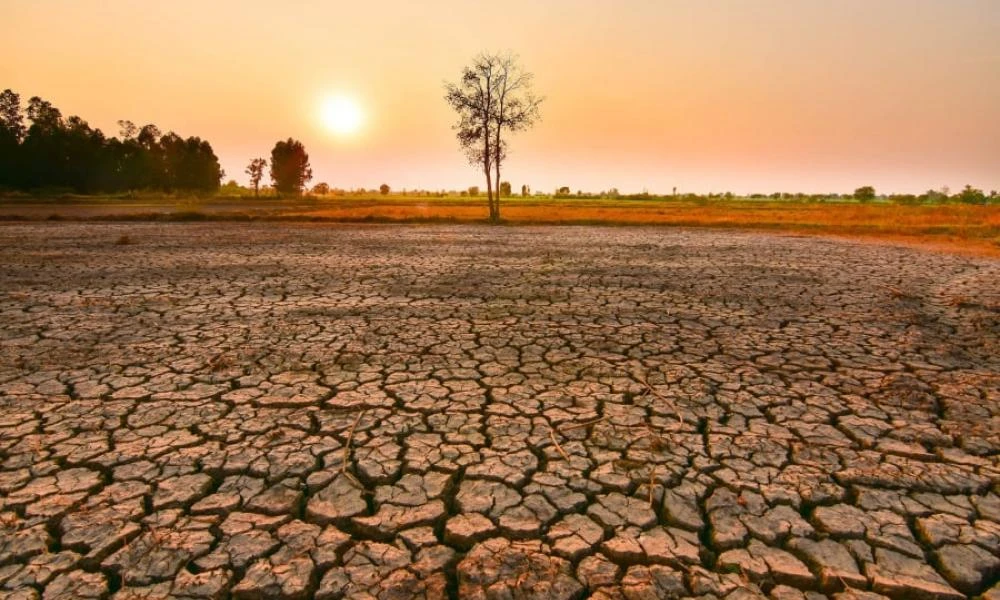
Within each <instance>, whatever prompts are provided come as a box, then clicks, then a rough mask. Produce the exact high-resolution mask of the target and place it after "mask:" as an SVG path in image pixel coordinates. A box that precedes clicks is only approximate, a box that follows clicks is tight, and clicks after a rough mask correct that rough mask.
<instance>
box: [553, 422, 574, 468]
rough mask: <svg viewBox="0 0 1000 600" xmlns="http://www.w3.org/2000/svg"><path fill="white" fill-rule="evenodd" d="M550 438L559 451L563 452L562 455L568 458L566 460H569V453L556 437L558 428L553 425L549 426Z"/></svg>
mask: <svg viewBox="0 0 1000 600" xmlns="http://www.w3.org/2000/svg"><path fill="white" fill-rule="evenodd" d="M549 439H550V440H552V444H553V445H554V446H555V447H556V450H558V451H559V454H562V457H563V458H565V459H566V462H569V454H566V451H565V450H563V447H562V446H560V445H559V440H557V439H556V430H555V429H552V428H551V427H550V428H549Z"/></svg>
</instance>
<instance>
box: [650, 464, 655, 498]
mask: <svg viewBox="0 0 1000 600" xmlns="http://www.w3.org/2000/svg"><path fill="white" fill-rule="evenodd" d="M654 481H656V465H653V466H652V467H651V468H650V469H649V508H653V482H654Z"/></svg>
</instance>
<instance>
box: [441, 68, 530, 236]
mask: <svg viewBox="0 0 1000 600" xmlns="http://www.w3.org/2000/svg"><path fill="white" fill-rule="evenodd" d="M531 80H532V75H531V74H530V73H528V72H526V71H524V70H523V69H522V68H521V67H520V65H519V64H518V62H517V57H516V56H514V55H511V54H502V55H501V54H480V55H479V56H477V57H476V58H475V59H474V60H473V62H472V65H471V66H469V67H466V68H465V69H464V70H463V71H462V78H461V80H460V81H459V83H449V84H446V85H445V100H447V102H448V104H449V105H450V106H451V107H452V108H453V109H454V110H455V112H457V113H458V123H456V124H455V127H454V128H455V131H456V135H457V137H458V141H459V144H460V145H461V146H462V149H463V150H464V151H465V153H466V156H467V157H468V158H469V162H470V163H471V164H473V165H476V166H479V167H481V168H482V169H483V173H484V174H485V175H486V197H487V201H488V202H489V209H490V221H491V222H493V223H496V222H497V221H499V220H500V193H499V189H498V190H497V191H496V193H494V186H493V183H494V182H496V184H497V187H498V188H499V184H500V167H501V165H502V164H503V161H504V160H505V159H506V157H507V141H506V140H505V133H513V132H517V131H523V130H525V129H528V128H529V127H531V125H533V124H534V122H535V121H536V120H537V119H538V116H539V105H540V104H541V102H542V99H541V98H538V97H536V96H535V95H534V94H533V93H532V91H531Z"/></svg>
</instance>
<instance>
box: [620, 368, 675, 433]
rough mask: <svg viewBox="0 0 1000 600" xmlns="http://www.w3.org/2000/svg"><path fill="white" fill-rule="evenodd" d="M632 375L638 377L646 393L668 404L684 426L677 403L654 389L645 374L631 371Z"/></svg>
mask: <svg viewBox="0 0 1000 600" xmlns="http://www.w3.org/2000/svg"><path fill="white" fill-rule="evenodd" d="M632 376H633V377H635V378H636V379H638V380H639V383H641V384H642V385H644V386H645V387H646V392H648V393H650V394H652V395H654V396H656V397H657V398H659V399H660V400H663V401H664V402H666V403H667V404H668V405H669V406H670V408H672V409H673V410H674V414H676V415H677V421H678V422H680V424H681V427H683V426H684V415H682V414H681V411H680V409H678V408H677V405H676V404H674V401H673V400H671V399H670V398H667V397H666V396H664V395H663V394H661V393H660V392H658V391H656V390H654V389H653V386H651V385H650V384H649V381H648V380H647V379H646V376H645V375H643V374H641V373H635V372H633V373H632Z"/></svg>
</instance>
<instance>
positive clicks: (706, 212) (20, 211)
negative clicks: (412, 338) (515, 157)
mask: <svg viewBox="0 0 1000 600" xmlns="http://www.w3.org/2000/svg"><path fill="white" fill-rule="evenodd" d="M485 204H486V201H485V199H484V198H464V197H446V198H427V197H412V196H401V195H390V196H363V197H359V196H348V197H325V198H310V197H306V198H297V199H286V200H274V199H260V200H254V199H244V198H206V199H198V198H144V199H138V200H137V199H122V198H89V197H87V198H60V199H51V200H39V199H15V200H0V220H15V219H17V220H21V219H27V220H42V219H72V220H146V219H148V220H212V219H217V220H303V221H336V222H416V223H419V222H450V221H453V222H476V221H485V218H486V206H485ZM502 216H503V219H504V221H505V223H508V224H520V225H530V224H567V225H569V224H605V225H656V226H675V227H679V226H683V227H710V228H739V229H753V230H768V231H780V232H788V233H797V234H815V235H830V236H840V237H851V238H859V239H867V240H884V241H891V242H894V243H904V244H916V245H921V246H925V247H931V248H935V249H940V250H945V251H952V252H962V253H970V254H976V255H984V256H993V257H1000V205H987V206H974V205H963V204H944V205H932V206H909V205H897V204H885V203H872V204H857V203H849V202H843V203H830V202H788V201H753V200H732V201H722V200H718V201H709V202H704V201H679V200H678V201H673V200H663V199H649V200H608V199H600V200H599V199H574V198H505V199H504V200H503V202H502Z"/></svg>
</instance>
